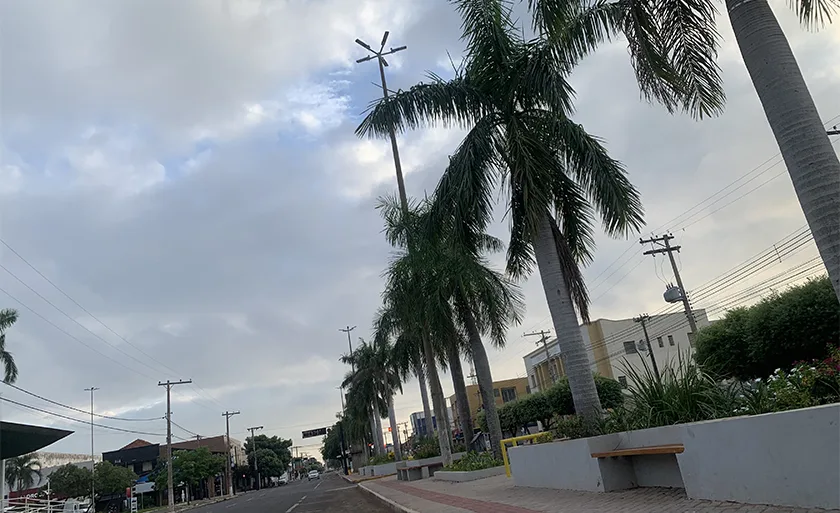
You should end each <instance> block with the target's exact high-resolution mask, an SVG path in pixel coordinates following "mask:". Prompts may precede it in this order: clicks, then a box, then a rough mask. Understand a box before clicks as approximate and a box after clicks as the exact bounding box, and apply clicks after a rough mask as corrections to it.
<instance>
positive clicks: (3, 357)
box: [0, 308, 18, 384]
mask: <svg viewBox="0 0 840 513" xmlns="http://www.w3.org/2000/svg"><path fill="white" fill-rule="evenodd" d="M16 321H17V311H16V310H13V309H11V308H4V309H3V310H0V361H2V362H3V367H4V374H3V382H4V383H10V384H11V383H14V382H15V381H17V377H18V368H17V365H16V364H15V359H14V357H13V356H12V353H10V352H8V351H6V330H7V329H9V328H11V327H12V325H13V324H14V323H15V322H16Z"/></svg>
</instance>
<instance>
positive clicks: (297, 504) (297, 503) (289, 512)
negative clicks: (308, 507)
mask: <svg viewBox="0 0 840 513" xmlns="http://www.w3.org/2000/svg"><path fill="white" fill-rule="evenodd" d="M304 500H306V495H304V496H303V497H301V498H300V500H299V501H297V502H296V503H294V504H292V507H290V508H289V509H287V510H286V513H292V511H294V509H295V508H296V507H298V506H300V503H301V502H303V501H304Z"/></svg>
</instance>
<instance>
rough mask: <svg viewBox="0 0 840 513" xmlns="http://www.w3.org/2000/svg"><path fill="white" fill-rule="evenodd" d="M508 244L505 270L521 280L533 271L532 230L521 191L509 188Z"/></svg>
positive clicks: (515, 187)
mask: <svg viewBox="0 0 840 513" xmlns="http://www.w3.org/2000/svg"><path fill="white" fill-rule="evenodd" d="M508 216H509V217H510V242H509V243H508V249H507V265H506V270H507V273H508V274H509V275H511V276H512V277H513V278H514V279H517V280H518V279H522V278H524V277H526V276H528V275H529V274H531V271H533V270H534V265H535V264H536V260H535V259H534V249H533V246H532V241H533V236H534V233H535V232H534V230H533V227H532V226H531V224H530V223H529V222H528V210H527V205H526V203H525V198H524V196H523V194H522V189H521V188H520V187H517V186H515V185H512V186H511V190H510V204H509V205H508Z"/></svg>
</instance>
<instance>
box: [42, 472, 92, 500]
mask: <svg viewBox="0 0 840 513" xmlns="http://www.w3.org/2000/svg"><path fill="white" fill-rule="evenodd" d="M90 482H91V474H90V470H89V469H86V468H83V467H77V466H76V465H73V464H72V463H68V464H66V465H62V466H61V467H59V468H57V469H55V470H54V471H53V472H52V473H51V474H50V489H51V490H52V492H54V493H56V494H58V495H60V496H65V497H71V498H76V497H89V496H90Z"/></svg>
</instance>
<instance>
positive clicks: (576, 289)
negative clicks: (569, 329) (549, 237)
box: [549, 216, 589, 323]
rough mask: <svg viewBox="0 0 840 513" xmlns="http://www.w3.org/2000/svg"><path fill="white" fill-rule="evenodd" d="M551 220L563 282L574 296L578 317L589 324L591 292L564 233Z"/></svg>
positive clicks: (555, 222) (554, 221)
mask: <svg viewBox="0 0 840 513" xmlns="http://www.w3.org/2000/svg"><path fill="white" fill-rule="evenodd" d="M549 217H550V218H551V231H552V233H553V234H554V244H555V246H556V247H557V256H558V258H559V259H560V266H561V267H562V268H563V280H565V282H566V286H567V287H568V288H569V292H570V294H571V296H572V302H573V303H574V304H575V307H576V308H577V311H578V315H580V318H581V320H582V321H583V322H584V323H588V322H589V292H588V291H587V290H586V282H585V281H584V279H583V273H582V272H581V271H580V265H578V263H577V261H576V260H575V257H574V255H573V254H572V251H571V248H570V247H569V244H568V242H567V241H566V238H565V237H564V236H563V232H561V231H560V228H559V227H558V226H557V221H556V220H555V219H554V217H553V216H549Z"/></svg>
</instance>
